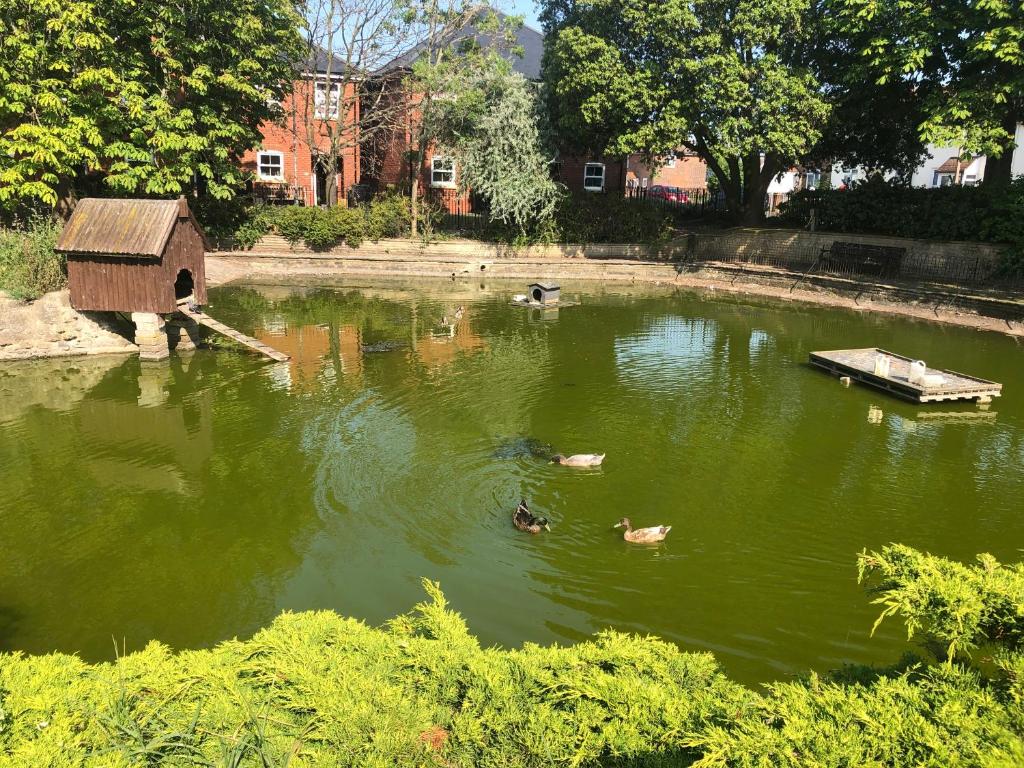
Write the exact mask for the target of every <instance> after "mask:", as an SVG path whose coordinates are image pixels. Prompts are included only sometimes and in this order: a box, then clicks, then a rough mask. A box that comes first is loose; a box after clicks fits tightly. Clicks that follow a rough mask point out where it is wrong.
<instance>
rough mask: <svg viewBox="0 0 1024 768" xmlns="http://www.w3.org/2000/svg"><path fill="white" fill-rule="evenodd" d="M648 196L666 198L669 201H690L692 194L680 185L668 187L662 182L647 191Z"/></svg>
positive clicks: (659, 198) (657, 198)
mask: <svg viewBox="0 0 1024 768" xmlns="http://www.w3.org/2000/svg"><path fill="white" fill-rule="evenodd" d="M647 196H648V197H653V198H655V199H656V200H665V201H666V202H669V203H688V202H690V196H689V195H688V194H686V192H684V191H683V190H682V189H680V188H679V187H666V186H664V185H662V184H655V185H654V186H653V187H651V189H650V191H649V192H648V193H647Z"/></svg>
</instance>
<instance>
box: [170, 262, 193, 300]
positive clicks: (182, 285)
mask: <svg viewBox="0 0 1024 768" xmlns="http://www.w3.org/2000/svg"><path fill="white" fill-rule="evenodd" d="M195 290H196V285H195V281H194V280H193V279H192V273H191V272H189V271H188V270H187V269H183V270H181V271H180V272H179V273H178V276H177V278H175V280H174V299H175V301H181V300H182V299H187V298H189V297H190V296H192V295H193V294H194V293H195Z"/></svg>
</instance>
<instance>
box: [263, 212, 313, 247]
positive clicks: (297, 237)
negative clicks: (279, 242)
mask: <svg viewBox="0 0 1024 768" xmlns="http://www.w3.org/2000/svg"><path fill="white" fill-rule="evenodd" d="M318 210H319V209H318V208H304V207H302V206H299V205H289V206H287V207H284V208H281V209H280V210H279V211H278V212H277V215H276V216H275V217H274V228H275V229H276V230H277V232H278V234H280V235H281V237H283V238H284V239H285V240H287V241H288V242H289V243H291V244H292V245H298V244H299V243H301V242H302V240H303V239H304V238H305V237H306V232H307V231H308V230H309V227H310V225H311V224H312V223H313V217H314V216H316V215H317V211H318Z"/></svg>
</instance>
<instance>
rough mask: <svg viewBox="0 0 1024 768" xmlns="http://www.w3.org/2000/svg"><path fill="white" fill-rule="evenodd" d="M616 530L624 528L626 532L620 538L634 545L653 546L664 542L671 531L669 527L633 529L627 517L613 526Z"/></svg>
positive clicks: (658, 526) (657, 526)
mask: <svg viewBox="0 0 1024 768" xmlns="http://www.w3.org/2000/svg"><path fill="white" fill-rule="evenodd" d="M615 527H616V528H625V529H626V532H625V533H624V534H622V538H624V539H625V540H626V541H632V542H633V543H634V544H654V543H655V542H658V541H664V540H665V537H666V536H668V532H669V531H671V530H672V526H671V525H656V526H654V527H653V528H634V527H633V523H631V522H630V521H629V518H628V517H624V518H622V519H621V520H619V522H617V523H616V524H615Z"/></svg>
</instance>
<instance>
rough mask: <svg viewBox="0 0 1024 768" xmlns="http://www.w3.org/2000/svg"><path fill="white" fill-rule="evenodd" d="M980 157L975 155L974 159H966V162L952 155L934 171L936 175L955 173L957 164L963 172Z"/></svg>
mask: <svg viewBox="0 0 1024 768" xmlns="http://www.w3.org/2000/svg"><path fill="white" fill-rule="evenodd" d="M979 157H981V155H975V156H974V157H971V158H968V159H967V160H963V159H961V158H960V157H959V156H958V155H953V156H952V157H951V158H949V160H947V161H946V162H944V163H943V164H942V165H940V166H939V167H938V168H936V169H935V172H936V173H956V169H957V163H958V162H959V163H960V170H961V171H962V170H964V169H966V168H967V166H969V165H970V164H971V163H973V162H974V161H975V160H977V159H978V158H979Z"/></svg>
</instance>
